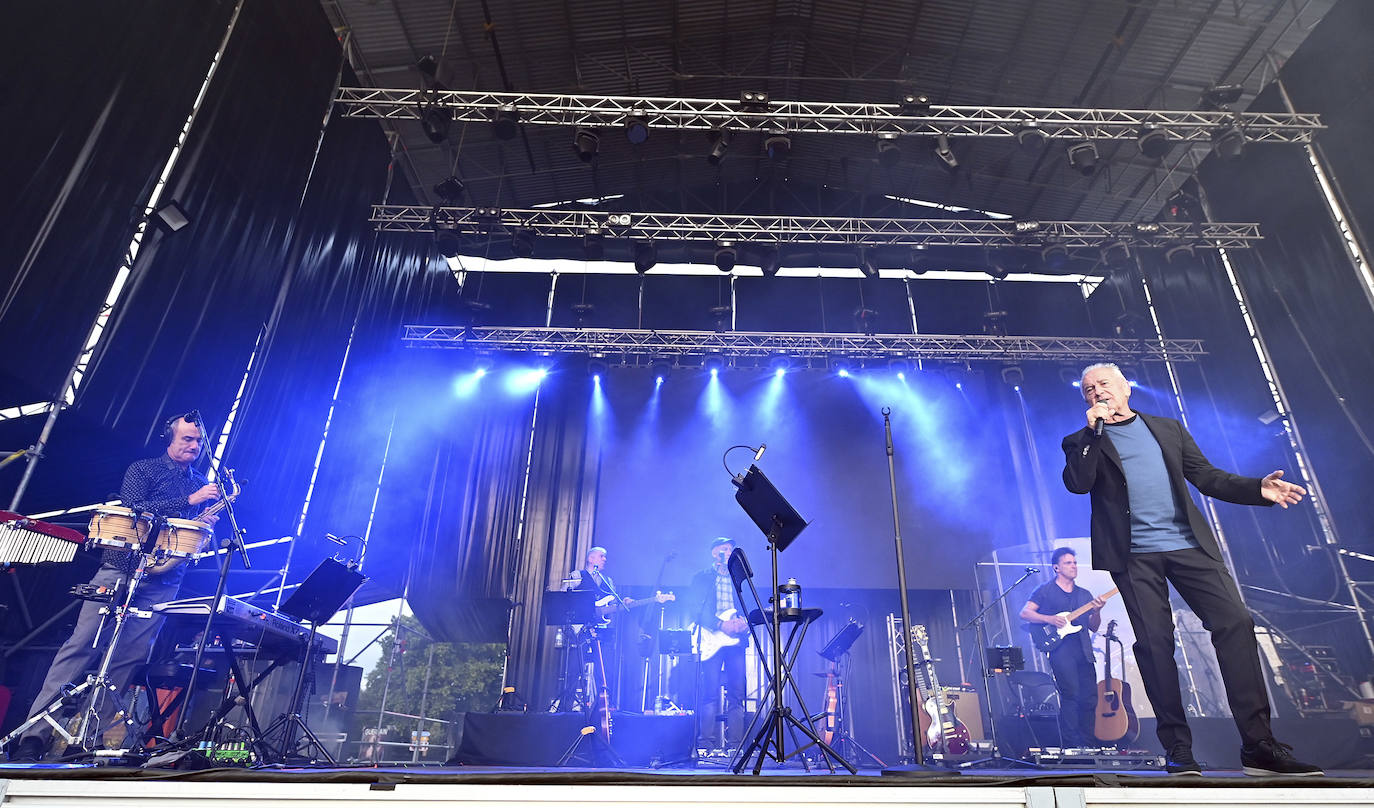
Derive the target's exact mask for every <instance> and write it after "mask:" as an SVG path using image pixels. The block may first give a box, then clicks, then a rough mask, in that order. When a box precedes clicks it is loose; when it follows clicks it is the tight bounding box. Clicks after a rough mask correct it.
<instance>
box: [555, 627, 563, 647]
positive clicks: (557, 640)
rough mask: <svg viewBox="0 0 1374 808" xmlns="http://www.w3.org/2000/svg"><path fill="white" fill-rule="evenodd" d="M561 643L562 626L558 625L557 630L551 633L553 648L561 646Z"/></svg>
mask: <svg viewBox="0 0 1374 808" xmlns="http://www.w3.org/2000/svg"><path fill="white" fill-rule="evenodd" d="M563 645H564V641H563V627H562V626H559V627H558V630H557V631H555V632H554V633H553V647H554V648H562V647H563Z"/></svg>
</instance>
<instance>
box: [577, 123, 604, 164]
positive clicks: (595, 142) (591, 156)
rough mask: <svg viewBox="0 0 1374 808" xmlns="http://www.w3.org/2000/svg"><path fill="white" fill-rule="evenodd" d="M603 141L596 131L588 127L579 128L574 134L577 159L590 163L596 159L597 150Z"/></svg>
mask: <svg viewBox="0 0 1374 808" xmlns="http://www.w3.org/2000/svg"><path fill="white" fill-rule="evenodd" d="M600 143H601V138H600V137H598V136H597V134H596V132H594V131H592V130H591V129H587V128H586V127H582V128H580V129H578V130H577V132H576V133H575V134H574V135H573V151H574V152H576V153H577V159H579V160H581V161H582V162H584V163H590V162H591V161H593V160H595V159H596V151H597V148H598V146H599V145H600Z"/></svg>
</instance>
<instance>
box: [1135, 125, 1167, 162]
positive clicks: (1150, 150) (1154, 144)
mask: <svg viewBox="0 0 1374 808" xmlns="http://www.w3.org/2000/svg"><path fill="white" fill-rule="evenodd" d="M1135 145H1136V146H1137V147H1138V148H1139V149H1140V153H1141V154H1143V155H1144V156H1146V157H1148V158H1150V159H1151V160H1158V159H1160V158H1161V157H1163V156H1164V155H1166V154H1168V153H1169V150H1170V149H1172V148H1173V147H1174V144H1173V142H1172V141H1170V140H1169V133H1168V132H1167V131H1165V129H1164V127H1163V126H1160V125H1159V124H1157V123H1147V124H1145V125H1144V126H1142V127H1140V129H1139V130H1137V131H1136V135H1135Z"/></svg>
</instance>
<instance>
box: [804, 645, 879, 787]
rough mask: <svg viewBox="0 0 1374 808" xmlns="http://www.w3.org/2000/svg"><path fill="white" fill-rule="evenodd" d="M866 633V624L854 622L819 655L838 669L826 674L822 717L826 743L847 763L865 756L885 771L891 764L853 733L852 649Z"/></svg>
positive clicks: (834, 668)
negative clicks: (851, 725) (851, 711)
mask: <svg viewBox="0 0 1374 808" xmlns="http://www.w3.org/2000/svg"><path fill="white" fill-rule="evenodd" d="M863 630H864V626H863V623H860V622H858V621H857V620H852V619H851V620H850V621H849V622H848V623H846V624H845V626H844V628H842V629H840V632H839V633H838V634H836V635H835V636H834V637H832V638H831V639H830V642H828V643H826V645H825V647H824V648H822V649H821V650H820V652H819V653H820V655H821V656H822V657H824V658H825V659H827V660H829V661H830V664H831V665H833V666H834V667H833V668H832V669H831V671H830V673H828V674H827V675H826V676H827V680H826V704H825V712H823V713H821V716H822V717H823V718H824V719H825V721H826V725H827V728H826V730H825V731H824V733H823V734H826V735H828V736H829V737H827V738H825V739H824V740H825V741H826V742H827V743H829V744H830V746H831V747H832V748H834V750H835V751H836V752H837V753H839V755H840V756H841V757H843V758H844V759H845V760H851V761H852V760H858V759H859V757H860V756H861V755H862V756H863V758H865V759H866V761H868V762H872V763H876V764H877V765H878V766H879V767H880V768H881V767H883V766H886V765H887V764H886V763H884V762H883V761H882V759H881V758H879V757H878V756H877V755H875V754H873V753H872V752H870V751H869V750H868V748H867V747H866V746H864V745H863V744H861V743H859V741H858V740H857V739H855V737H854V736H853V735H852V734H850V732H849V689H848V688H847V687H846V686H845V681H846V679H848V678H849V662H850V658H849V649H850V647H851V646H853V645H854V641H855V640H857V639H858V638H859V635H860V634H862V633H863Z"/></svg>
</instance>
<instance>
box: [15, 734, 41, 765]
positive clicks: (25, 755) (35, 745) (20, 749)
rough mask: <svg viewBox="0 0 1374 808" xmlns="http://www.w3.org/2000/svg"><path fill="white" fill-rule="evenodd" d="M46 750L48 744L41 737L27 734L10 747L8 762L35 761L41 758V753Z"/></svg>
mask: <svg viewBox="0 0 1374 808" xmlns="http://www.w3.org/2000/svg"><path fill="white" fill-rule="evenodd" d="M46 751H48V745H47V744H46V743H44V742H43V739H42V738H35V737H34V736H32V735H28V736H25V737H23V738H20V739H19V742H18V743H16V744H15V745H14V746H13V747H11V748H10V762H11V763H37V762H38V761H40V760H42V759H43V753H44V752H46Z"/></svg>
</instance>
